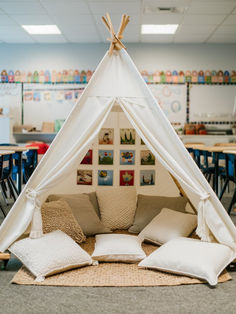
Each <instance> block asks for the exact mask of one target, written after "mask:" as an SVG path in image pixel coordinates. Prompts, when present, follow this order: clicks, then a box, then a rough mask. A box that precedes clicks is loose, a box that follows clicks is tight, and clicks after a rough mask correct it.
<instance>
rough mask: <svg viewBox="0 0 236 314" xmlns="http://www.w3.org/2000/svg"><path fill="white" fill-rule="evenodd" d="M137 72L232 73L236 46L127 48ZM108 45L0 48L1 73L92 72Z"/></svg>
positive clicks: (162, 45) (139, 45)
mask: <svg viewBox="0 0 236 314" xmlns="http://www.w3.org/2000/svg"><path fill="white" fill-rule="evenodd" d="M126 46H127V49H128V52H129V53H130V55H131V57H132V58H133V60H134V62H135V64H136V65H137V67H138V69H140V70H143V69H145V70H148V71H154V70H169V69H170V70H174V69H176V70H188V69H190V70H194V69H196V70H200V69H203V70H207V69H210V70H214V69H216V70H217V69H223V70H226V69H228V70H233V69H234V70H235V68H236V58H235V56H236V44H190V45H188V44H126ZM108 47H109V44H105V43H104V44H0V69H5V68H6V69H7V70H9V69H13V70H17V69H20V70H21V69H22V70H25V71H28V70H31V71H33V70H35V69H36V70H40V69H42V70H46V69H49V70H53V69H55V70H63V69H69V68H72V69H73V68H79V69H91V70H94V69H95V68H96V66H97V64H98V63H99V61H100V60H101V58H102V57H103V55H104V53H105V52H106V50H107V49H108Z"/></svg>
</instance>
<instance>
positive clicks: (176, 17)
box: [142, 13, 183, 24]
mask: <svg viewBox="0 0 236 314" xmlns="http://www.w3.org/2000/svg"><path fill="white" fill-rule="evenodd" d="M182 19H183V14H175V13H173V14H144V15H143V16H142V24H179V23H180V22H181V21H182Z"/></svg>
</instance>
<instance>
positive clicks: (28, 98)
mask: <svg viewBox="0 0 236 314" xmlns="http://www.w3.org/2000/svg"><path fill="white" fill-rule="evenodd" d="M84 87H85V84H58V85H56V84H55V85H54V84H53V85H52V84H48V85H47V84H38V83H37V84H24V91H23V97H24V124H30V125H33V126H34V127H36V128H37V130H41V128H42V123H43V122H54V121H55V120H57V119H62V120H64V119H66V118H67V116H68V115H69V113H70V111H71V110H72V108H73V106H74V105H75V103H76V102H77V99H78V97H79V95H80V94H81V93H82V91H83V89H84Z"/></svg>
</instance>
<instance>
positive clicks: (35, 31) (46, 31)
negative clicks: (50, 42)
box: [22, 25, 61, 35]
mask: <svg viewBox="0 0 236 314" xmlns="http://www.w3.org/2000/svg"><path fill="white" fill-rule="evenodd" d="M22 27H23V28H24V30H26V32H28V33H29V34H32V35H52V34H61V31H60V30H59V28H58V27H57V26H56V25H22Z"/></svg>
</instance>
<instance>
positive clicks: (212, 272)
mask: <svg viewBox="0 0 236 314" xmlns="http://www.w3.org/2000/svg"><path fill="white" fill-rule="evenodd" d="M234 258H235V253H234V252H233V250H232V249H230V248H229V247H228V246H226V245H223V244H218V243H209V242H203V241H200V240H196V239H190V238H182V237H180V238H175V239H173V240H170V241H169V242H167V243H166V244H164V245H162V246H161V247H160V248H158V249H157V250H156V251H154V252H153V253H152V254H150V255H149V256H148V257H147V258H145V259H144V260H143V261H142V262H140V263H139V265H138V266H140V267H146V268H150V269H158V270H162V271H166V272H170V273H174V274H182V275H186V276H190V277H197V278H200V279H204V280H206V281H207V282H208V283H209V284H210V285H212V286H215V285H216V284H217V282H218V276H219V275H220V274H221V272H222V271H223V270H224V269H225V267H226V266H227V265H228V264H229V263H231V262H232V261H233V259H234Z"/></svg>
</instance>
